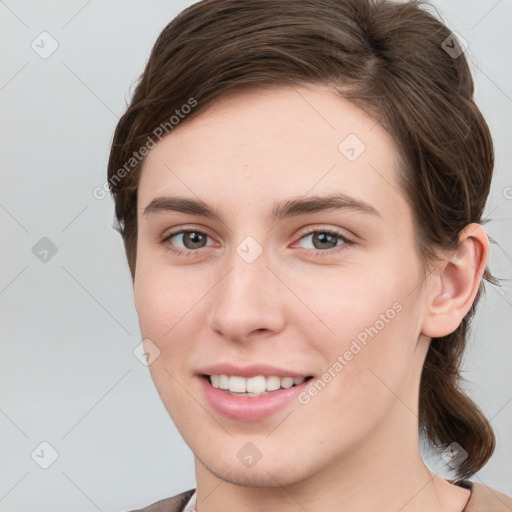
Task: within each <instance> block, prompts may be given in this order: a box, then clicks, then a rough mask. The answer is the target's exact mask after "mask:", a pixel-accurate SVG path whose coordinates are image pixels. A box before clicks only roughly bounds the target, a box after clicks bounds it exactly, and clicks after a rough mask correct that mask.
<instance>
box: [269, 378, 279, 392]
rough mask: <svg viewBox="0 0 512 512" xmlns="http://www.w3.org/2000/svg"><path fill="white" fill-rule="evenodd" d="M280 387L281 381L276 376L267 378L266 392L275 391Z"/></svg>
mask: <svg viewBox="0 0 512 512" xmlns="http://www.w3.org/2000/svg"><path fill="white" fill-rule="evenodd" d="M280 387H281V379H280V378H279V377H277V376H276V375H271V376H270V377H267V391H275V390H276V389H279V388H280Z"/></svg>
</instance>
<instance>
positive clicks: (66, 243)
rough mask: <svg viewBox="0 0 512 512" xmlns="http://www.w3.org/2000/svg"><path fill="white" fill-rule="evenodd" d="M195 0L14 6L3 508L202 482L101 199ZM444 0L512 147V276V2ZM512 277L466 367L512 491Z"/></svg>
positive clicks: (489, 473)
mask: <svg viewBox="0 0 512 512" xmlns="http://www.w3.org/2000/svg"><path fill="white" fill-rule="evenodd" d="M191 3H193V2H190V1H172V2H170V1H163V0H160V1H156V0H154V1H151V2H142V1H133V0H129V1H126V0H123V1H121V0H109V1H102V2H100V1H99V0H93V1H89V2H85V1H83V0H73V1H67V2H57V1H55V0H53V1H45V2H36V1H25V0H7V1H6V2H3V1H0V20H1V30H0V38H1V41H0V48H1V50H0V51H1V53H2V55H1V57H2V60H1V62H2V68H1V76H0V108H1V119H2V123H1V128H0V129H1V134H0V144H1V151H0V154H1V164H2V187H1V189H0V222H1V230H2V231H1V239H2V241H3V243H2V244H1V251H2V253H1V254H2V256H1V258H2V259H1V265H0V307H1V343H2V353H1V358H0V364H1V383H0V384H1V390H2V394H1V409H0V429H1V457H0V464H1V466H0V471H1V473H0V485H1V487H0V510H2V511H3V512H14V511H22V510H37V511H52V512H58V511H64V510H75V511H76V512H80V511H94V510H102V511H122V510H128V509H131V508H135V507H139V506H143V505H147V504H148V503H151V502H153V501H156V500H157V499H161V498H164V497H167V496H170V495H173V494H176V493H178V492H181V491H183V490H185V489H188V488H191V487H193V486H194V473H193V460H192V454H191V453H190V451H189V450H188V448H187V447H186V445H185V444H184V443H183V441H182V440H181V438H180V437H179V435H178V433H177V431H176V429H175V427H174V426H173V424H172V422H171V420H170V419H169V417H168V415H167V413H166V411H165V409H164V408H163V406H162V405H161V403H160V399H159V398H158V395H157V393H156V391H155V390H154V387H153V383H152V381H151V379H150V376H149V371H148V369H147V368H146V367H145V366H144V365H143V364H141V363H140V362H139V360H138V359H137V358H136V357H135V356H134V355H133V350H134V348H135V347H136V346H137V345H138V344H139V342H140V334H139V330H138V323H137V317H136V312H135V309H134V306H133V300H132V288H131V280H130V276H129V272H128V267H127V264H126V262H125V257H124V252H123V248H122V244H121V239H120V237H119V235H118V234H117V233H116V232H115V231H114V230H113V229H112V228H111V224H112V220H113V203H112V200H111V199H110V197H109V196H108V197H106V198H104V199H102V200H98V199H95V198H94V197H93V194H92V191H93V189H94V188H95V187H98V186H101V185H102V184H103V183H104V182H105V170H106V163H107V158H108V151H109V144H110V141H111V137H112V134H113V130H114V126H115V124H116V121H117V119H118V117H119V115H120V114H121V113H122V112H123V110H124V108H125V100H127V99H128V98H129V96H130V93H131V91H132V90H133V83H134V80H135V79H136V77H137V76H138V75H139V73H140V72H141V71H142V69H143V66H144V64H145V62H146V59H147V58H148V55H149V51H150V48H151V46H152V44H153V42H154V41H155V39H156V37H157V35H158V34H159V32H160V30H161V29H162V28H163V27H164V26H165V25H166V24H167V22H168V21H170V20H171V19H172V18H173V17H174V16H175V15H176V14H177V13H178V12H179V11H180V10H181V9H183V8H184V7H186V6H188V5H190V4H191ZM435 4H436V5H437V6H438V8H439V10H440V12H441V13H442V15H443V17H444V19H445V21H446V22H447V23H448V25H449V26H450V27H451V28H452V29H453V30H456V31H457V32H458V33H460V34H461V35H462V36H463V38H464V39H465V40H466V41H467V42H468V43H469V49H468V50H467V54H468V55H469V57H470V60H471V62H472V66H473V69H474V73H475V78H476V86H477V100H478V103H479V105H480V107H481V109H482V110H483V112H484V115H485V116H486V118H487V119H488V122H489V124H490V126H491V129H492V132H493V135H494V140H495V144H496V157H497V158H496V160H497V167H496V176H495V180H494V184H493V189H492V193H491V197H490V199H489V202H488V207H487V210H486V211H487V214H488V215H490V216H491V218H492V219H493V221H492V222H491V223H489V224H488V225H487V229H488V232H489V234H490V235H491V236H492V237H493V238H495V239H496V240H497V242H498V244H499V245H493V246H492V249H491V269H492V271H493V272H494V273H495V275H497V276H500V277H504V278H507V279H510V277H511V262H512V257H511V254H512V237H510V222H511V217H512V215H511V214H512V188H510V187H512V175H511V170H510V161H511V144H510V133H511V131H512V130H511V122H510V119H511V114H512V100H511V96H512V83H511V81H512V74H511V63H510V49H511V48H512V44H511V43H512V40H511V31H510V20H511V19H512V2H511V1H510V0H500V1H496V0H489V1H483V0H478V1H476V0H474V1H464V2H463V1H462V0H449V1H448V0H439V1H437V2H435ZM43 31H47V32H48V33H50V34H51V37H52V38H54V39H55V40H56V41H57V43H58V45H59V46H58V48H57V50H56V51H55V52H54V53H53V54H52V55H51V56H49V57H48V58H46V59H43V58H41V57H40V55H39V54H38V53H36V52H35V51H34V50H33V49H32V48H31V43H32V41H33V40H35V41H36V44H39V51H43V50H44V51H48V50H49V49H50V48H51V46H50V44H51V40H50V39H45V40H44V42H43V43H41V38H40V37H39V38H38V35H39V34H40V33H41V32H43ZM45 37H48V36H45ZM43 44H44V48H42V46H43ZM507 228H508V229H507ZM507 235H508V236H507ZM43 237H47V238H48V239H50V240H51V241H52V243H53V244H54V245H55V246H56V248H57V253H56V254H55V255H53V256H52V253H51V251H50V252H49V253H48V254H47V255H46V259H47V261H46V262H42V261H40V259H38V257H36V255H35V254H34V253H33V247H34V246H35V245H36V243H38V241H40V239H41V238H43ZM39 243H40V244H43V246H44V244H45V243H47V242H44V241H43V242H39ZM36 249H37V250H35V252H36V253H37V252H38V250H39V251H41V250H43V249H44V247H43V248H41V247H40V246H36ZM39 257H44V253H41V254H39ZM504 284H505V286H504V287H503V288H501V289H494V288H493V287H491V286H488V288H487V290H488V291H487V296H486V299H485V301H483V302H482V304H481V309H480V311H479V313H478V315H477V317H476V320H475V322H474V330H473V335H472V338H471V340H472V342H471V346H470V349H469V350H468V352H467V357H466V361H465V370H466V371H465V376H466V377H467V379H468V380H469V381H470V383H468V390H469V392H470V393H471V395H472V396H473V397H474V399H475V400H476V401H477V403H478V404H479V405H480V406H481V407H482V408H483V410H484V412H485V413H486V414H487V416H488V417H489V418H491V419H492V425H493V426H494V428H495V430H496V434H497V439H498V449H497V451H496V454H495V455H494V456H493V458H492V459H491V461H490V462H489V464H488V465H487V466H486V468H485V469H484V470H482V471H481V472H480V473H478V474H477V475H476V476H475V477H474V479H475V480H477V481H483V482H484V483H486V484H488V485H491V486H493V487H495V488H497V489H499V490H501V491H503V492H506V493H507V494H509V495H512V435H511V434H512V428H511V427H512V386H511V384H512V382H511V381H512V377H511V371H510V368H511V366H512V345H511V344H510V338H511V337H510V331H511V328H512V298H511V293H510V287H509V284H510V281H509V280H508V281H506V282H505V283H504ZM475 339H476V340H478V343H476V342H474V340H475ZM43 441H46V442H48V443H49V444H50V445H51V446H52V447H53V448H54V449H55V450H56V451H57V452H58V458H57V460H56V461H55V462H54V463H53V464H52V465H51V466H50V467H49V468H48V469H42V468H41V467H40V465H39V464H44V463H45V462H46V463H48V462H49V461H50V459H49V457H50V456H51V452H50V450H49V449H48V448H45V447H44V445H43V447H40V443H41V442H43ZM34 450H36V452H35V454H34V458H32V457H31V453H32V452H33V451H34ZM41 450H42V451H41ZM438 455H439V454H433V455H432V457H433V462H432V465H433V466H435V460H434V459H435V457H436V456H437V457H438ZM438 458H439V457H438ZM36 461H37V463H36Z"/></svg>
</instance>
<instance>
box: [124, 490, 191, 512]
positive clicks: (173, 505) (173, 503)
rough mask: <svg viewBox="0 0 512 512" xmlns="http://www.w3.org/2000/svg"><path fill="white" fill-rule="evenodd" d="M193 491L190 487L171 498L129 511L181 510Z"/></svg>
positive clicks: (178, 511)
mask: <svg viewBox="0 0 512 512" xmlns="http://www.w3.org/2000/svg"><path fill="white" fill-rule="evenodd" d="M194 491H195V489H190V490H188V491H185V492H182V493H181V494H177V495H176V496H173V497H172V498H166V499H164V500H160V501H157V502H156V503H153V504H152V505H149V506H147V507H144V508H141V509H139V510H132V511H131V512H182V510H183V508H184V507H185V505H186V504H187V503H188V501H189V500H190V498H191V497H192V495H193V494H194Z"/></svg>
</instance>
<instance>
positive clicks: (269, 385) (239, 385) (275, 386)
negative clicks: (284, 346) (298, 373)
mask: <svg viewBox="0 0 512 512" xmlns="http://www.w3.org/2000/svg"><path fill="white" fill-rule="evenodd" d="M207 377H208V378H209V380H210V384H211V385H212V386H213V387H214V388H217V389H220V390H222V391H225V392H226V393H229V394H230V395H234V396H246V397H256V396H261V395H266V394H268V393H270V392H272V391H278V390H280V389H288V388H291V387H293V386H298V385H300V384H302V383H303V382H304V381H306V380H308V379H310V378H311V377H295V378H294V377H279V376H278V375H268V376H265V375H256V376H255V377H249V378H245V377H242V376H240V375H225V374H222V375H207Z"/></svg>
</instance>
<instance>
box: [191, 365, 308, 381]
mask: <svg viewBox="0 0 512 512" xmlns="http://www.w3.org/2000/svg"><path fill="white" fill-rule="evenodd" d="M198 373H199V374H202V375H237V376H240V377H245V378H249V377H256V376H257V375H264V376H265V377H268V376H270V375H276V376H278V377H294V378H297V377H308V376H310V375H311V374H309V373H301V372H295V371H292V370H288V369H285V368H278V367H276V366H271V365H268V364H251V365H247V366H239V365H235V364H233V363H216V364H212V365H208V366H205V367H203V368H200V369H199V370H198Z"/></svg>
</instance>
